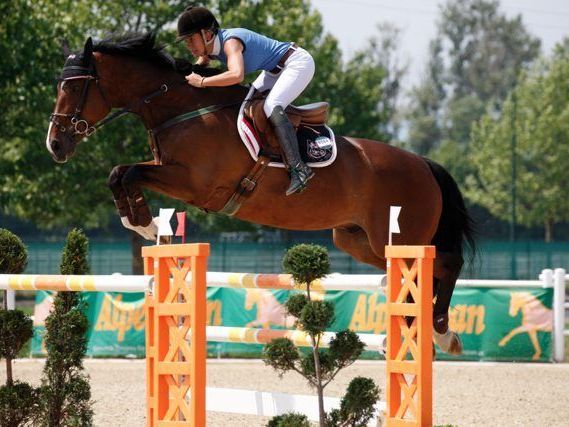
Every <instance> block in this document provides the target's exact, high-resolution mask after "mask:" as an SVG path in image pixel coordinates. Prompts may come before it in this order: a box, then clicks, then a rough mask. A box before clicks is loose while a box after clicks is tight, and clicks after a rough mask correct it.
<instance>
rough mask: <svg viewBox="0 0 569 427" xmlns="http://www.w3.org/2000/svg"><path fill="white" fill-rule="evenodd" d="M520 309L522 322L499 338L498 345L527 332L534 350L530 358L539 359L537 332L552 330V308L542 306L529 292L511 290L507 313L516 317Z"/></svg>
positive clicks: (503, 344) (539, 349) (502, 345)
mask: <svg viewBox="0 0 569 427" xmlns="http://www.w3.org/2000/svg"><path fill="white" fill-rule="evenodd" d="M520 310H521V312H522V321H521V323H522V324H521V325H520V326H518V327H516V328H514V329H512V330H511V331H510V332H509V333H508V334H507V335H506V336H505V337H504V338H502V339H501V340H500V342H499V343H498V345H499V346H500V347H504V346H505V345H506V344H507V343H508V342H509V341H510V340H511V339H512V338H513V337H514V336H516V335H518V334H522V333H526V332H527V334H528V336H529V338H530V340H531V343H532V345H533V348H534V350H535V353H534V354H533V356H532V360H539V358H540V357H541V346H540V345H539V340H538V339H537V332H538V331H544V332H551V331H552V330H553V310H551V309H549V308H547V307H546V306H544V305H543V303H542V302H541V301H540V300H539V299H538V298H537V297H536V296H535V295H532V294H531V293H530V292H512V293H511V294H510V309H509V314H510V316H511V317H516V316H517V315H518V312H519V311H520Z"/></svg>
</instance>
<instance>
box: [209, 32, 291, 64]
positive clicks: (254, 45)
mask: <svg viewBox="0 0 569 427" xmlns="http://www.w3.org/2000/svg"><path fill="white" fill-rule="evenodd" d="M216 37H218V38H219V52H214V54H212V55H211V56H212V57H213V58H215V59H219V60H220V61H221V62H223V63H224V64H226V65H227V56H226V55H225V52H224V51H223V45H224V44H225V42H226V41H227V40H229V39H237V40H239V41H240V42H241V43H242V44H243V61H244V63H245V73H246V74H247V73H250V72H252V71H258V70H267V71H270V70H272V69H273V68H275V67H276V66H277V64H278V63H279V60H280V59H281V58H282V57H283V55H284V54H285V53H286V51H287V50H288V49H289V48H290V47H291V45H292V43H290V42H280V41H278V40H273V39H271V38H269V37H266V36H263V35H261V34H257V33H255V32H254V31H251V30H247V29H245V28H229V29H225V30H223V29H222V30H219V33H218V34H217V36H216Z"/></svg>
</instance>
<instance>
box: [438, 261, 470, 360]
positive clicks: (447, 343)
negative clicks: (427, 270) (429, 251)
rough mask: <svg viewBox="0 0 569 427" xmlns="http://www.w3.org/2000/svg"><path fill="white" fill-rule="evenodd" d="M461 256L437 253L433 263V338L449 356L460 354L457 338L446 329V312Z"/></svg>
mask: <svg viewBox="0 0 569 427" xmlns="http://www.w3.org/2000/svg"><path fill="white" fill-rule="evenodd" d="M462 265H463V259H462V256H461V255H460V254H458V253H454V252H437V257H436V258H435V263H434V276H435V282H436V290H435V295H436V301H435V306H434V307H433V328H434V338H435V341H436V343H437V344H438V345H439V347H440V348H441V350H443V351H444V352H446V353H449V354H456V355H458V354H462V343H461V341H460V338H459V336H458V335H457V334H456V333H455V332H453V331H451V330H450V329H449V327H448V321H449V316H448V311H449V308H450V300H451V297H452V293H453V291H454V287H455V285H456V281H457V280H458V276H459V274H460V271H461V269H462Z"/></svg>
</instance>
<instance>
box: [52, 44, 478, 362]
mask: <svg viewBox="0 0 569 427" xmlns="http://www.w3.org/2000/svg"><path fill="white" fill-rule="evenodd" d="M64 56H65V57H66V61H65V64H64V66H63V71H62V75H61V78H60V82H59V84H58V90H57V99H56V102H55V107H54V111H53V113H52V115H51V117H50V123H49V129H48V133H47V138H46V146H47V149H48V151H49V152H50V153H51V156H52V157H53V159H54V160H55V161H56V162H59V163H63V162H66V161H67V160H68V159H69V158H70V157H71V156H72V155H73V154H74V152H75V148H76V146H77V144H78V143H79V142H80V141H82V140H83V139H85V138H86V137H88V136H89V135H91V134H92V133H93V132H94V131H95V130H97V129H99V128H100V127H101V126H103V125H104V124H106V123H108V122H109V121H111V120H113V119H115V118H117V117H120V116H121V115H123V114H127V113H132V114H135V115H138V116H139V118H140V120H141V121H142V123H143V125H144V126H145V127H146V129H147V130H148V131H149V134H150V137H149V141H148V142H149V145H150V148H151V151H152V153H153V155H154V158H153V159H152V160H148V161H145V162H141V163H137V164H129V165H119V166H116V167H114V168H113V170H112V171H111V173H110V176H109V180H108V185H109V187H110V190H111V191H112V193H113V196H114V200H115V204H116V207H117V209H118V212H119V215H120V216H121V220H122V222H123V224H124V225H125V227H127V228H130V229H133V230H136V231H137V232H139V233H140V234H141V235H142V236H143V237H146V238H148V239H154V238H155V235H156V225H155V224H154V221H153V218H152V214H151V212H150V209H149V207H148V205H147V204H146V201H145V198H144V195H143V193H142V190H143V189H147V190H150V191H153V192H157V193H161V194H164V195H166V196H169V197H171V198H174V199H178V200H182V201H184V202H186V203H188V204H190V205H193V206H195V207H198V208H201V209H204V210H206V211H211V212H219V211H222V210H223V209H224V206H226V204H227V203H228V200H230V199H231V198H232V195H234V194H235V192H236V189H238V188H239V186H240V185H242V184H243V182H244V179H243V177H249V176H250V173H251V170H252V169H253V168H254V167H255V165H256V163H255V161H254V160H253V159H252V158H251V156H250V155H249V153H248V151H247V149H246V148H245V146H244V145H243V143H242V142H241V139H240V136H239V134H238V129H237V126H236V120H237V117H238V112H239V109H240V104H241V103H242V102H243V100H244V98H245V97H246V95H247V93H248V90H249V89H248V88H247V87H246V86H244V85H234V86H230V87H223V88H194V87H192V86H190V85H188V84H187V83H186V82H185V79H184V74H188V70H187V69H186V70H183V69H181V67H179V66H178V61H177V60H174V58H172V56H171V55H169V54H168V53H166V52H165V50H164V48H163V46H158V45H157V44H156V42H155V35H153V34H134V35H132V34H131V35H125V36H123V37H114V38H113V37H111V38H108V39H105V40H102V41H99V42H97V43H93V41H92V39H91V38H88V39H87V41H86V42H85V45H84V47H83V49H82V50H79V51H77V52H75V53H71V51H70V50H69V48H68V47H66V46H65V47H64ZM190 66H191V64H190ZM194 67H195V66H194ZM200 72H202V73H204V74H205V73H207V72H208V71H207V69H203V70H200ZM113 109H114V111H113V112H112V110H113ZM336 144H337V158H336V160H335V161H334V162H333V163H332V164H331V165H329V166H326V167H323V168H320V169H318V170H317V172H316V176H315V177H314V178H313V179H312V180H311V181H310V185H309V186H308V188H307V189H306V190H305V191H303V192H302V193H300V194H295V195H292V196H288V197H286V196H285V189H286V186H287V185H288V176H287V173H286V171H285V170H284V169H282V168H272V167H267V168H266V169H265V170H264V172H263V174H262V177H261V179H259V180H258V181H257V182H255V183H254V184H255V185H254V186H253V187H254V191H253V192H252V193H251V194H250V195H249V196H248V197H247V198H246V199H244V200H243V201H242V204H241V206H240V208H239V209H238V210H237V211H236V212H234V216H235V217H237V218H239V219H242V220H245V221H249V222H253V223H257V224H262V225H266V226H271V227H278V228H283V229H290V230H325V229H332V230H333V231H332V233H333V236H332V237H333V242H334V244H335V246H336V247H337V248H339V249H340V250H342V251H344V252H346V253H348V254H349V255H351V256H352V257H353V258H354V259H356V260H357V261H360V262H363V263H367V264H370V265H373V266H375V267H377V268H379V269H382V270H385V268H386V259H385V252H384V251H385V245H386V244H387V243H388V234H389V232H388V223H389V210H390V206H401V207H402V211H401V214H400V217H399V224H400V230H401V232H400V233H399V234H396V235H394V237H393V244H397V245H401V244H405V245H431V244H432V245H435V246H436V247H437V257H436V259H435V262H434V269H433V270H434V273H433V275H434V284H435V291H434V296H433V297H434V301H435V302H434V307H433V326H434V336H435V342H436V343H437V344H438V345H439V347H440V348H441V350H443V351H445V352H447V353H450V354H461V352H462V344H461V341H460V338H459V336H458V335H457V334H456V333H454V332H453V331H451V330H450V329H449V327H448V310H449V305H450V300H451V296H452V293H453V290H454V287H455V283H456V280H457V278H458V276H459V274H460V271H461V269H462V266H463V262H464V261H463V252H464V251H466V250H468V249H470V250H471V251H474V245H475V241H474V230H473V224H472V219H471V217H470V216H469V214H468V212H467V210H466V208H465V204H464V200H463V197H462V194H461V192H460V190H459V188H458V185H457V183H456V182H455V181H454V179H453V178H452V177H451V176H450V174H449V173H448V172H447V171H446V170H445V169H444V168H443V167H442V166H440V165H438V164H437V163H435V162H433V161H431V160H429V159H426V158H424V157H421V156H419V155H416V154H414V153H411V152H408V151H405V150H403V149H400V148H397V147H394V146H391V145H389V144H385V143H380V142H378V141H373V140H368V139H363V138H354V137H340V136H338V137H336Z"/></svg>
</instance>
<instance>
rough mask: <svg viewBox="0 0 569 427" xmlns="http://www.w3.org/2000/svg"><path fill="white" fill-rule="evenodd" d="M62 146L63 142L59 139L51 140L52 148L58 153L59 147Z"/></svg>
mask: <svg viewBox="0 0 569 427" xmlns="http://www.w3.org/2000/svg"><path fill="white" fill-rule="evenodd" d="M60 148H61V144H60V142H59V141H58V140H57V139H52V140H51V150H52V151H53V152H54V153H56V152H58V151H59V149H60Z"/></svg>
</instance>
